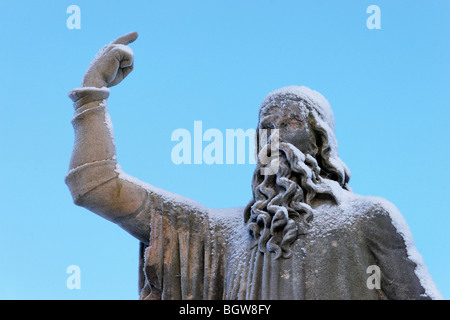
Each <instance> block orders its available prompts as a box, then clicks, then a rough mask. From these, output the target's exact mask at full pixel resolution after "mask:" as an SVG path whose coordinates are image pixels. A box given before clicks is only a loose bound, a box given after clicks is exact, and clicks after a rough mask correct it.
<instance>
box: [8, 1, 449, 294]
mask: <svg viewBox="0 0 450 320" xmlns="http://www.w3.org/2000/svg"><path fill="white" fill-rule="evenodd" d="M72 4H75V5H78V6H79V8H80V9H81V29H69V28H68V27H67V25H66V20H67V19H68V18H69V16H70V14H68V13H67V12H66V10H67V8H68V7H69V6H70V5H72ZM373 4H374V5H377V6H378V7H379V8H380V9H381V29H368V27H367V25H366V20H367V19H368V18H369V16H370V14H368V13H366V9H367V7H368V6H369V5H373ZM449 17H450V2H449V1H448V0H434V1H425V0H421V1H408V2H405V1H381V0H374V1H364V0H361V1H350V0H345V1H323V0H321V1H317V0H315V1H299V0H297V1H286V0H277V1H268V0H257V1H256V0H246V1H241V0H240V1H237V0H227V1H225V0H208V1H206V0H203V1H197V0H191V1H181V0H180V1H168V0H159V1H149V0H145V1H144V0H141V1H137V0H129V1H106V0H102V1H99V0H96V1H80V0H73V1H30V0H28V1H23V0H22V1H4V2H3V3H2V6H1V10H0V26H1V28H0V39H1V40H2V41H1V43H2V44H1V50H0V61H2V68H1V72H0V74H1V76H0V98H1V102H0V117H1V118H0V119H1V126H0V155H1V156H0V166H1V170H2V180H3V183H2V184H1V185H0V199H1V202H2V205H1V209H0V221H1V222H0V299H137V298H138V292H137V275H138V241H137V240H136V239H134V238H132V237H131V236H130V235H128V234H127V233H126V232H125V231H123V230H122V229H120V228H119V227H117V226H115V225H113V224H112V223H110V222H107V221H106V220H103V219H102V218H100V217H98V216H96V215H95V214H93V213H91V212H89V211H87V210H85V209H83V208H81V207H76V206H75V205H74V204H73V203H72V199H71V196H70V193H69V190H68V189H67V187H66V186H65V184H64V177H65V175H66V173H67V170H68V165H69V158H70V154H71V151H72V145H73V130H72V126H71V123H70V121H71V118H72V115H73V107H72V104H71V101H70V100H69V99H68V97H67V92H68V91H69V90H70V89H73V88H76V87H78V86H79V85H80V82H81V78H82V76H83V74H84V72H85V70H86V68H87V66H88V65H89V62H90V60H91V59H92V58H93V57H94V55H95V53H96V52H97V51H98V50H99V49H100V48H101V47H102V46H103V45H104V44H107V43H109V42H110V41H111V40H113V39H115V38H117V37H118V36H120V35H122V34H125V33H127V32H130V31H138V32H139V34H140V37H139V39H138V40H137V41H136V42H135V43H133V44H132V45H131V47H132V48H133V50H134V52H135V70H134V71H133V73H132V74H131V75H130V76H129V77H128V78H127V79H126V80H125V81H124V82H123V83H122V84H120V85H119V86H117V87H114V88H112V90H111V96H110V99H109V110H110V114H111V117H112V121H113V124H114V132H115V139H116V145H117V153H118V159H119V162H120V164H121V165H122V168H123V169H124V171H126V172H127V173H128V174H130V175H133V176H135V177H137V178H139V179H141V180H143V181H146V182H148V183H151V184H153V185H155V186H158V187H160V188H163V189H166V190H168V191H171V192H175V193H178V194H181V195H183V196H186V197H189V198H192V199H194V200H197V201H199V202H201V203H203V204H204V205H207V206H210V207H235V206H244V205H246V204H247V202H248V201H249V199H250V196H251V188H250V183H251V177H252V173H253V169H254V165H252V164H240V165H238V164H234V165H231V164H223V165H217V164H216V165H214V164H213V165H207V164H201V165H194V164H192V165H183V164H182V165H175V164H174V163H173V162H172V160H171V150H172V148H173V147H174V146H175V145H176V142H173V141H171V139H170V138H171V134H172V132H173V131H174V130H176V129H179V128H185V129H187V130H189V131H190V132H193V127H194V121H202V125H203V131H205V130H206V129H209V128H216V129H219V130H220V131H221V132H223V133H224V134H225V130H226V129H236V128H241V129H244V130H246V129H249V128H254V127H255V125H256V122H257V111H258V108H259V105H260V103H261V101H262V99H263V98H264V97H265V96H266V95H267V94H268V93H269V92H271V91H272V90H275V89H277V88H280V87H284V86H287V85H306V86H308V87H310V88H312V89H314V90H317V91H319V92H321V93H322V94H323V95H324V96H325V97H326V98H327V99H328V100H329V102H330V104H331V106H332V108H333V110H334V113H335V118H336V136H337V139H338V143H339V152H340V156H341V158H342V160H343V161H344V162H345V163H346V164H347V165H348V166H349V168H350V170H351V172H352V178H351V180H350V185H351V187H352V188H353V190H354V191H355V192H356V193H359V194H363V195H374V196H381V197H384V198H386V199H388V200H390V201H391V202H393V203H394V204H395V205H396V206H397V207H398V208H399V210H400V211H401V212H402V214H403V216H404V217H405V219H406V221H407V222H408V224H409V226H410V228H411V230H412V233H413V235H414V239H415V243H416V246H417V248H418V250H419V252H420V253H421V254H422V256H423V257H424V260H425V263H426V264H427V266H428V269H429V271H430V273H431V275H432V277H433V279H434V280H435V282H436V284H437V287H438V288H439V289H440V291H441V293H442V294H443V295H444V298H449V297H450V277H449V276H448V274H449V272H450V271H449V270H450V269H449V267H448V266H449V264H450V252H449V251H450V233H449V231H448V230H449V227H450V217H449V213H450V210H449V207H448V199H449V195H450V188H449V182H450V169H449V166H448V161H449V160H448V159H449V157H450V151H449V148H448V146H449V144H450V139H449V137H450V131H449V120H450V111H449V107H450V105H449V101H450V90H449V88H450V81H449V80H450V79H449V71H450V52H449V49H450V45H449V39H450V19H449ZM70 265H76V266H78V267H79V268H80V270H81V278H80V279H81V288H80V289H72V290H70V289H68V287H67V285H66V280H67V279H68V277H69V274H68V273H66V270H67V268H68V267H69V266H70Z"/></svg>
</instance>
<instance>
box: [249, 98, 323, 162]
mask: <svg viewBox="0 0 450 320" xmlns="http://www.w3.org/2000/svg"><path fill="white" fill-rule="evenodd" d="M295 103H298V102H295V101H293V102H292V104H291V105H287V106H285V107H283V108H280V107H277V106H273V107H270V108H268V109H267V110H266V111H265V112H264V113H262V114H261V116H260V119H259V123H258V127H259V129H278V130H279V134H280V142H288V143H291V144H292V145H294V146H295V147H297V148H298V149H299V150H300V151H301V152H303V153H304V154H307V153H309V154H312V152H313V151H314V149H315V136H314V132H313V131H312V128H309V125H308V116H307V114H308V113H309V112H308V111H307V112H301V109H300V108H299V107H298V106H297V105H294V104H295ZM268 135H270V133H269V134H268Z"/></svg>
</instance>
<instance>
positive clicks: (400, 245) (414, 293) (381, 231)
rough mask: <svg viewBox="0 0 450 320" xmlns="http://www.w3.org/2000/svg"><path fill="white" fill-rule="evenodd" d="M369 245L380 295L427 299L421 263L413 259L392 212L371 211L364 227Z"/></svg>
mask: <svg viewBox="0 0 450 320" xmlns="http://www.w3.org/2000/svg"><path fill="white" fill-rule="evenodd" d="M364 233H365V235H366V241H367V245H368V247H369V249H370V252H371V253H372V255H373V258H374V263H375V265H376V266H378V267H379V268H380V273H381V295H382V296H384V297H385V298H387V299H392V300H428V299H430V296H429V295H428V294H427V293H426V290H425V288H424V286H423V283H422V281H421V279H420V278H419V277H418V274H417V272H416V271H417V268H418V267H419V266H418V264H417V263H416V262H415V261H413V259H411V249H412V248H410V247H409V248H408V247H407V241H405V238H404V234H402V233H400V230H398V229H397V228H396V226H395V223H394V221H393V219H392V216H391V214H390V212H389V211H388V210H386V209H384V208H381V209H377V210H375V212H374V213H373V212H372V217H371V218H370V220H369V223H367V224H366V225H365V230H364Z"/></svg>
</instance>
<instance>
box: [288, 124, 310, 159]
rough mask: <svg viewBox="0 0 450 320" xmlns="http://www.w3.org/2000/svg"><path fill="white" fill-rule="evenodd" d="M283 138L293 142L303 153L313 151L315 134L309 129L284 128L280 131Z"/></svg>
mask: <svg viewBox="0 0 450 320" xmlns="http://www.w3.org/2000/svg"><path fill="white" fill-rule="evenodd" d="M280 135H281V140H284V141H286V142H289V143H291V144H293V145H294V146H295V147H297V148H298V149H300V151H302V152H303V153H305V152H308V151H311V149H312V145H313V136H312V134H311V132H310V131H309V130H308V129H297V130H292V129H291V130H289V129H287V130H282V131H281V132H280Z"/></svg>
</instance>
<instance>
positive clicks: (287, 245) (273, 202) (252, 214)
mask: <svg viewBox="0 0 450 320" xmlns="http://www.w3.org/2000/svg"><path fill="white" fill-rule="evenodd" d="M261 152H265V149H264V148H263V150H261ZM277 155H278V157H277V158H275V159H273V160H272V161H271V162H269V163H268V164H267V165H266V167H267V166H273V165H274V161H277V163H276V167H277V170H276V174H273V175H269V174H265V175H262V174H261V169H264V167H265V166H264V165H263V164H261V163H260V162H258V165H257V167H256V170H255V174H254V177H253V184H252V189H253V200H252V201H251V202H250V203H249V205H248V206H247V210H246V211H247V212H248V213H246V215H247V216H246V221H247V228H248V230H249V233H250V235H251V238H252V242H251V246H252V247H255V246H258V249H259V251H261V252H263V253H265V252H272V253H274V254H275V256H274V258H275V259H278V258H280V257H282V258H290V257H291V256H292V250H291V246H292V244H293V243H294V241H295V240H296V239H297V238H298V237H299V236H300V235H304V234H306V233H307V232H308V229H309V228H310V227H311V221H312V220H313V218H314V210H313V208H312V207H311V203H312V201H313V200H314V198H315V197H316V196H317V195H318V194H328V195H330V196H332V197H334V196H333V193H332V191H331V189H330V188H329V187H327V185H326V184H324V183H323V181H322V178H321V177H320V167H319V165H318V163H317V161H316V160H315V159H314V158H313V157H312V156H311V155H305V154H303V153H302V152H301V151H300V150H299V149H297V148H296V147H295V146H293V145H292V144H289V143H284V142H281V143H279V149H278V150H277ZM258 158H260V157H258Z"/></svg>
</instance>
